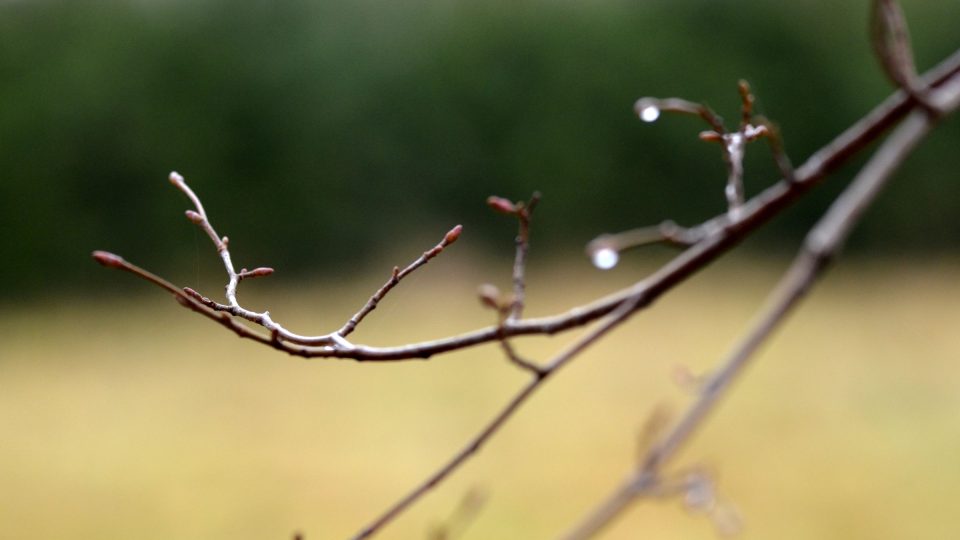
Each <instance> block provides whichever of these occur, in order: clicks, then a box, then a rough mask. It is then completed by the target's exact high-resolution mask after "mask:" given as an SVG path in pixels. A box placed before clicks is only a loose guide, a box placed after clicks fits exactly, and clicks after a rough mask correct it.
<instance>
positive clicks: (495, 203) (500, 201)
mask: <svg viewBox="0 0 960 540" xmlns="http://www.w3.org/2000/svg"><path fill="white" fill-rule="evenodd" d="M487 206H489V207H490V208H491V209H493V210H494V211H496V212H500V213H501V214H516V213H517V205H516V204H515V203H513V202H512V201H510V200H508V199H504V198H503V197H497V196H496V195H491V196H489V197H487Z"/></svg>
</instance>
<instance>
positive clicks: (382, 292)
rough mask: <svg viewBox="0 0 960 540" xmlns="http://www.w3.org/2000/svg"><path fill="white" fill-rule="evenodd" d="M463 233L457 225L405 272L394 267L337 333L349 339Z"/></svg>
mask: <svg viewBox="0 0 960 540" xmlns="http://www.w3.org/2000/svg"><path fill="white" fill-rule="evenodd" d="M462 231H463V226H461V225H457V226H456V227H454V228H452V229H450V230H449V231H448V232H447V234H446V235H444V237H443V240H441V241H440V243H439V244H437V245H436V246H434V247H433V248H432V249H429V250H427V251H424V252H423V255H420V257H418V258H417V259H416V260H415V261H413V262H412V263H410V264H409V265H408V266H407V267H406V268H404V269H403V270H400V268H399V267H394V268H393V273H392V274H391V275H390V279H388V280H387V282H386V283H384V284H383V286H382V287H380V289H379V290H377V292H375V293H374V294H373V296H371V297H370V299H369V300H367V303H366V304H364V306H363V307H362V308H360V311H358V312H357V313H356V314H355V315H354V316H353V317H350V320H348V321H347V322H346V323H345V324H344V325H343V326H342V327H341V328H340V329H339V330H337V332H336V333H337V334H338V335H339V336H340V337H347V336H348V335H350V333H351V332H353V331H354V330H355V329H356V328H357V325H358V324H360V321H362V320H363V319H364V317H366V316H367V315H369V314H370V312H371V311H373V310H375V309H377V304H379V303H380V300H383V297H384V296H386V295H387V293H388V292H390V290H391V289H393V288H394V287H396V286H397V284H398V283H400V280H402V279H403V278H405V277H407V276H408V275H410V274H411V273H413V271H414V270H416V269H417V268H420V267H421V266H423V265H425V264H427V262H429V261H430V259H432V258H434V257H436V256H437V255H439V254H440V253H441V252H443V250H444V249H446V247H447V246H449V245H450V244H452V243H454V242H456V241H457V239H458V238H460V233H461V232H462Z"/></svg>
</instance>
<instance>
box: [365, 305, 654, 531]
mask: <svg viewBox="0 0 960 540" xmlns="http://www.w3.org/2000/svg"><path fill="white" fill-rule="evenodd" d="M635 301H636V300H635V299H628V300H627V301H624V302H623V303H622V304H621V305H620V306H619V307H618V308H617V310H616V311H614V312H612V313H610V314H609V315H608V316H607V317H606V318H604V319H603V320H602V321H600V322H599V323H598V325H597V326H595V327H594V328H593V329H592V330H590V331H589V332H588V333H587V334H585V335H584V336H583V337H581V338H580V339H578V340H577V341H576V342H574V343H573V344H572V345H571V346H569V347H568V348H567V349H566V350H564V351H563V352H561V353H560V354H558V355H557V356H555V357H554V358H553V359H552V360H551V361H550V362H549V363H548V364H547V366H546V367H544V368H543V369H542V370H540V372H539V374H538V375H536V376H534V377H533V378H532V379H531V380H530V381H529V382H528V383H527V384H526V385H525V386H524V387H523V388H521V389H520V391H519V392H517V393H516V394H515V395H514V396H513V397H512V398H510V401H508V402H507V404H506V405H505V406H504V407H503V409H501V410H500V412H498V413H497V414H496V416H494V417H493V419H492V420H491V421H490V422H489V423H487V425H486V426H484V427H483V429H481V430H480V431H479V432H478V433H477V435H475V436H474V437H473V439H471V440H470V442H469V443H467V445H466V446H464V447H463V448H462V449H461V450H460V451H459V452H457V453H456V455H454V456H453V457H452V458H451V459H450V460H449V461H447V462H446V463H445V464H444V465H443V466H442V467H440V468H439V469H437V470H436V471H435V472H434V473H433V474H431V475H430V476H428V477H427V479H426V480H424V481H423V482H422V483H420V484H418V485H417V486H416V487H415V488H414V489H412V490H411V491H410V492H408V493H407V494H406V495H404V496H403V497H401V498H400V500H398V501H397V502H395V503H394V504H393V505H391V506H390V508H388V509H387V510H386V511H385V512H384V513H383V514H381V515H380V516H379V517H377V518H376V519H374V520H373V521H372V522H370V523H369V524H368V525H367V526H365V527H364V528H363V529H362V530H360V532H358V533H357V534H356V535H354V536H353V537H352V538H353V540H361V539H363V538H369V537H370V536H372V535H373V534H374V533H376V532H377V531H379V530H380V529H381V528H383V527H384V526H385V525H386V524H387V523H390V522H391V521H393V520H394V519H395V518H396V517H397V516H398V515H400V514H401V513H402V512H403V511H404V510H405V509H406V508H407V507H408V506H410V505H411V504H413V503H414V502H416V501H417V500H418V499H419V498H421V497H423V496H424V495H426V494H427V493H428V492H429V491H430V490H431V489H433V487H434V486H436V485H437V484H438V483H440V482H441V481H443V479H444V478H446V477H447V476H449V475H450V473H452V472H453V471H455V470H456V469H457V468H459V467H460V465H462V464H463V463H464V462H465V461H466V460H467V459H469V458H470V457H471V456H473V455H474V454H476V452H477V451H478V450H480V448H481V447H482V446H483V444H484V443H486V442H487V441H488V440H489V439H490V437H492V436H493V435H494V434H495V433H496V432H497V431H499V430H500V428H501V427H502V426H503V425H504V424H505V423H506V422H507V420H509V419H510V418H511V417H512V416H513V414H514V413H515V412H516V411H517V409H519V408H520V406H521V405H523V403H524V402H526V401H527V399H528V398H529V397H530V396H531V395H532V394H533V392H534V391H536V390H537V389H538V388H540V386H541V385H542V384H543V383H544V382H545V381H546V380H547V379H549V377H550V376H551V375H553V374H554V373H556V372H557V370H559V369H560V368H562V367H563V366H564V365H566V364H567V363H568V362H569V361H570V360H572V359H573V358H574V357H576V356H577V355H578V354H580V353H581V352H583V351H584V350H585V349H586V348H587V347H589V346H590V345H592V344H593V343H595V342H596V341H597V340H598V339H600V338H601V337H603V336H604V335H606V334H607V333H608V332H610V331H611V330H613V329H614V328H616V327H617V326H619V325H620V324H621V323H623V322H624V321H625V320H627V318H629V316H630V314H631V313H633V310H634V308H635V306H634V305H633V303H634V302H635Z"/></svg>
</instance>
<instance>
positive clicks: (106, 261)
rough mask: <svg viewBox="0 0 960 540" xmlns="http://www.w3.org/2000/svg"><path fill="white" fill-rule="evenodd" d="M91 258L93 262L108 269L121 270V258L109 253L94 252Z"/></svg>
mask: <svg viewBox="0 0 960 540" xmlns="http://www.w3.org/2000/svg"><path fill="white" fill-rule="evenodd" d="M91 256H92V257H93V260H95V261H97V262H98V263H100V264H102V265H103V266H106V267H108V268H123V257H121V256H119V255H114V254H113V253H110V252H109V251H99V250H98V251H94V252H93V253H92V254H91Z"/></svg>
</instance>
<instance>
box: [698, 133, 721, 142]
mask: <svg viewBox="0 0 960 540" xmlns="http://www.w3.org/2000/svg"><path fill="white" fill-rule="evenodd" d="M700 140H701V141H707V142H719V141H721V140H723V136H722V135H720V134H719V133H717V132H716V131H701V132H700Z"/></svg>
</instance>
